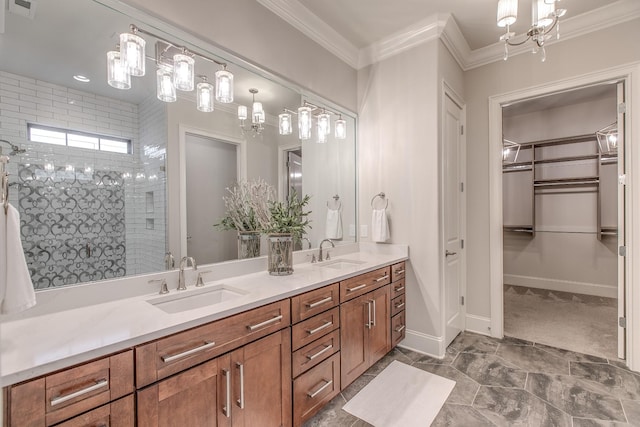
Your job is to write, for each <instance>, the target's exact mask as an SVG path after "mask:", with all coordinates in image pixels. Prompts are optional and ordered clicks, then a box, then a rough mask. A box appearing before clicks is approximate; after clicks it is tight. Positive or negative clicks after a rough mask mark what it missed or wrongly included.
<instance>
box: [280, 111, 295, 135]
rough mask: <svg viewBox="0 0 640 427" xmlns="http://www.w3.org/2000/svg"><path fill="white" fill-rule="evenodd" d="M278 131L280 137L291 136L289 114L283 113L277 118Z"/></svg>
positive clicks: (291, 129)
mask: <svg viewBox="0 0 640 427" xmlns="http://www.w3.org/2000/svg"><path fill="white" fill-rule="evenodd" d="M278 129H279V132H280V135H291V134H292V133H293V128H292V125H291V114H290V113H287V112H286V111H285V112H284V113H281V114H280V115H279V116H278Z"/></svg>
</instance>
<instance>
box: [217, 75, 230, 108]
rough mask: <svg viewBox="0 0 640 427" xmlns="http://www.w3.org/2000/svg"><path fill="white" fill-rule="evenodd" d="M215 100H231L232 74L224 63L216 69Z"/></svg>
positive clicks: (223, 101)
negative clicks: (220, 67)
mask: <svg viewBox="0 0 640 427" xmlns="http://www.w3.org/2000/svg"><path fill="white" fill-rule="evenodd" d="M216 101H218V102H221V103H223V104H230V103H232V102H233V74H231V73H230V72H229V71H227V66H226V65H225V66H224V68H223V69H222V70H218V71H216Z"/></svg>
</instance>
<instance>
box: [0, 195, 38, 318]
mask: <svg viewBox="0 0 640 427" xmlns="http://www.w3.org/2000/svg"><path fill="white" fill-rule="evenodd" d="M0 212H1V213H0V216H2V221H0V314H9V313H16V312H18V311H22V310H26V309H28V308H31V307H33V306H34V305H36V294H35V292H34V290H33V283H32V282H31V276H30V275H29V269H28V268H27V261H26V260H25V258H24V251H23V249H22V241H21V240H20V214H19V213H18V210H17V209H16V208H14V207H13V206H11V205H9V209H8V211H7V214H6V215H5V213H4V208H2V207H0Z"/></svg>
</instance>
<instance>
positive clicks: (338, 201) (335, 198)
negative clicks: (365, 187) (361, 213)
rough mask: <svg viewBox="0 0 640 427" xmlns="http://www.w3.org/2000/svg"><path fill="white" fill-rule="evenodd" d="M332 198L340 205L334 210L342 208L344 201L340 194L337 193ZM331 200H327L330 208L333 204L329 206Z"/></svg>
mask: <svg viewBox="0 0 640 427" xmlns="http://www.w3.org/2000/svg"><path fill="white" fill-rule="evenodd" d="M332 199H333V200H334V203H336V204H337V205H338V206H337V207H336V208H335V209H334V210H340V208H341V207H342V202H341V201H340V196H338V195H337V194H336V195H335V196H333V197H332ZM329 203H330V201H329V200H327V207H328V208H329V209H332V208H331V206H329Z"/></svg>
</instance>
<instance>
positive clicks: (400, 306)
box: [396, 302, 404, 308]
mask: <svg viewBox="0 0 640 427" xmlns="http://www.w3.org/2000/svg"><path fill="white" fill-rule="evenodd" d="M402 307H404V303H403V302H401V303H400V304H396V308H402Z"/></svg>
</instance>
